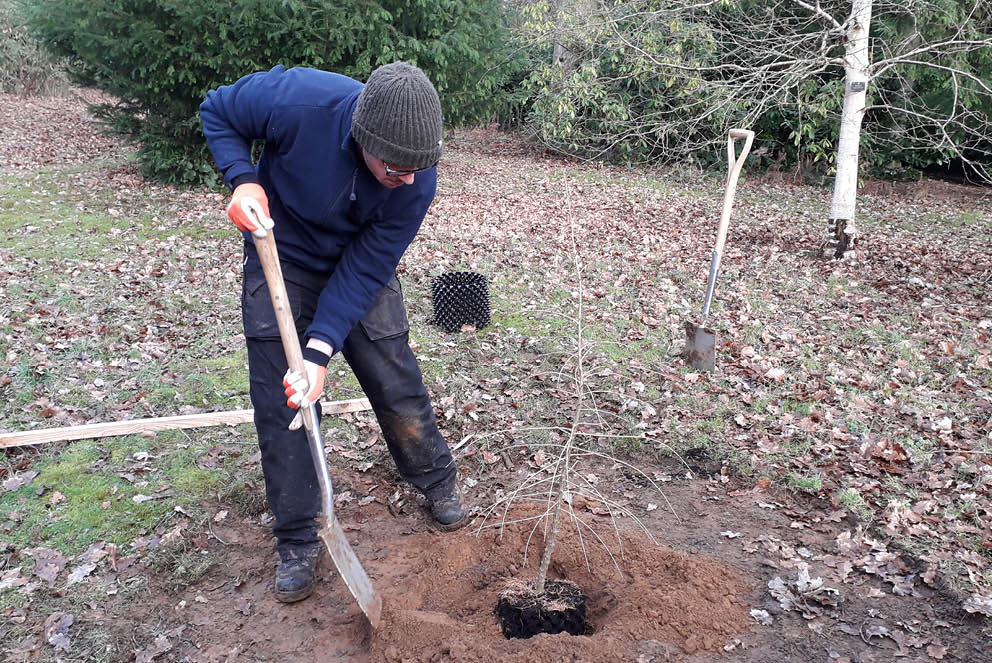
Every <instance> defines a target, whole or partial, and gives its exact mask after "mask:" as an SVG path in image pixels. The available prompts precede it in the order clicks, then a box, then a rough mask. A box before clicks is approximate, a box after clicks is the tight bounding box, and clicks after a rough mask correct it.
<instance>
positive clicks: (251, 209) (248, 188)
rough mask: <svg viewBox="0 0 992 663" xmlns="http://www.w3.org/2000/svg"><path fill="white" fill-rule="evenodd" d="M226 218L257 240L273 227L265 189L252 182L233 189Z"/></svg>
mask: <svg viewBox="0 0 992 663" xmlns="http://www.w3.org/2000/svg"><path fill="white" fill-rule="evenodd" d="M227 216H228V217H229V218H230V219H231V221H233V222H234V225H236V226H237V227H238V228H239V229H241V230H244V231H245V232H250V233H251V234H252V235H254V236H255V237H258V238H259V239H261V238H263V237H265V231H266V230H268V229H270V228H272V226H273V225H274V224H273V222H272V218H271V217H270V216H269V199H268V198H267V197H266V195H265V189H263V188H262V187H261V185H259V184H255V183H254V182H245V183H244V184H239V185H238V186H236V187H235V188H234V193H233V194H232V195H231V202H230V203H228V205H227Z"/></svg>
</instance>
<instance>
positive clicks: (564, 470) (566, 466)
mask: <svg viewBox="0 0 992 663" xmlns="http://www.w3.org/2000/svg"><path fill="white" fill-rule="evenodd" d="M567 186H568V185H567V184H566V196H567V192H568V188H567ZM566 213H567V214H568V227H569V234H570V236H571V239H572V261H573V262H574V263H575V278H576V281H577V282H578V286H577V293H576V294H577V295H578V304H577V309H578V310H577V314H576V316H575V339H576V348H577V349H576V353H575V399H576V402H575V414H574V416H573V417H572V428H571V430H569V433H568V439H566V440H565V445H564V448H563V449H562V453H561V456H560V457H559V462H560V463H561V473H560V475H559V476H558V483H557V485H553V486H552V490H553V491H554V493H555V495H554V498H553V499H554V506H553V507H552V508H553V510H554V515H553V516H552V518H551V526H550V527H549V529H548V536H547V539H546V540H545V542H544V552H543V553H542V554H541V564H540V566H539V567H538V570H537V580H536V581H535V582H534V591H535V593H536V594H537V595H538V596H540V595H542V594H544V584H545V582H546V581H547V577H548V567H549V566H551V556H552V555H553V554H554V550H555V543H556V541H557V539H558V527H559V525H560V524H561V510H562V502H563V501H565V498H566V496H567V494H568V485H569V483H568V479H569V477H568V473H569V470H570V468H571V466H572V446H573V445H574V444H575V437H576V431H577V430H578V427H579V416H580V414H581V412H582V398H583V396H584V393H583V391H584V389H585V375H584V374H583V370H582V354H583V352H584V350H585V348H584V347H583V343H582V325H583V320H582V294H583V293H582V264H581V262H580V261H579V247H578V246H577V244H576V241H575V224H574V222H573V220H572V214H571V206H569V208H568V211H567V212H566Z"/></svg>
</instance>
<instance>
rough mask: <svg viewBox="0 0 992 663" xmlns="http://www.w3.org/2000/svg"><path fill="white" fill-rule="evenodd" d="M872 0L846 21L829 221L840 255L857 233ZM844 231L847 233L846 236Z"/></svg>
mask: <svg viewBox="0 0 992 663" xmlns="http://www.w3.org/2000/svg"><path fill="white" fill-rule="evenodd" d="M872 3H873V0H854V2H853V5H852V7H851V16H850V18H849V19H848V20H847V23H846V24H845V34H846V37H847V41H846V43H845V45H844V51H845V52H844V107H843V110H842V111H841V119H840V136H839V138H838V140H837V160H836V166H837V178H836V179H835V180H834V194H833V202H832V203H831V205H830V223H831V228H832V230H833V231H834V232H837V233H841V236H836V237H834V238H833V239H834V240H835V241H837V242H838V243H839V249H838V250H839V253H840V254H841V255H838V256H837V257H842V254H843V253H844V252H845V251H847V250H850V249H852V248H853V246H854V241H855V238H856V237H857V226H856V224H855V215H854V212H855V202H856V200H857V193H858V151H859V149H860V147H861V121H862V120H863V119H864V114H865V98H866V96H867V93H868V78H869V76H868V68H869V67H870V66H871V54H870V51H869V45H868V32H869V29H870V27H871V12H872ZM843 235H846V237H844V236H843Z"/></svg>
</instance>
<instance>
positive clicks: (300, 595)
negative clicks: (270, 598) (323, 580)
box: [276, 585, 313, 603]
mask: <svg viewBox="0 0 992 663" xmlns="http://www.w3.org/2000/svg"><path fill="white" fill-rule="evenodd" d="M311 594H313V585H310V586H309V587H305V588H303V589H299V590H297V591H295V592H279V591H277V592H276V601H279V602H280V603H296V602H297V601H302V600H303V599H305V598H307V597H308V596H310V595H311Z"/></svg>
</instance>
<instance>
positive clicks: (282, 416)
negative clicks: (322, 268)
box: [241, 244, 455, 547]
mask: <svg viewBox="0 0 992 663" xmlns="http://www.w3.org/2000/svg"><path fill="white" fill-rule="evenodd" d="M282 271H283V277H284V279H285V281H286V292H287V295H288V297H289V303H290V308H291V309H292V311H293V317H294V318H295V320H296V330H297V333H298V334H300V343H301V345H302V344H304V343H305V341H304V338H303V332H304V331H305V330H306V328H307V327H308V326H309V325H310V322H311V321H312V320H313V316H314V312H315V310H316V307H317V298H318V297H319V295H320V291H321V290H322V289H323V287H324V284H325V283H326V282H327V278H328V275H327V274H323V275H320V274H314V273H311V272H307V271H306V270H303V269H300V268H297V267H296V266H295V265H293V264H291V263H285V262H284V263H283V264H282ZM241 312H242V316H243V318H244V327H245V338H246V340H247V344H248V371H249V376H250V381H251V402H252V405H253V406H254V408H255V429H256V431H257V432H258V446H259V449H260V450H261V452H262V473H263V474H264V476H265V495H266V498H267V499H268V503H269V508H270V509H271V510H272V515H273V516H274V518H275V523H274V525H273V528H272V531H273V534H274V535H275V536H276V539H277V545H278V546H280V547H287V546H288V547H293V546H297V545H300V544H303V543H309V542H313V541H316V540H317V536H316V522H315V520H314V518H315V517H316V516H317V515H319V512H320V485H319V484H318V483H317V475H316V471H315V470H314V467H313V461H312V459H311V456H310V447H309V445H308V443H307V436H306V431H305V430H304V429H303V428H300V429H298V430H296V431H291V430H289V429H288V426H289V423H290V421H291V420H292V419H293V416H294V415H295V413H296V411H295V410H292V409H290V408H289V407H287V405H286V393H285V391H284V387H283V384H282V380H283V376H284V375H285V374H286V370H287V363H286V355H285V353H284V351H283V347H282V342H281V341H280V339H279V329H278V326H277V324H276V319H275V313H274V312H273V310H272V300H271V298H270V297H269V289H268V287H267V285H266V283H265V275H264V273H263V272H262V266H261V263H260V262H259V259H258V254H257V252H256V251H255V247H254V246H252V245H250V244H246V246H245V264H244V280H243V283H242V293H241ZM409 331H410V328H409V324H408V322H407V317H406V309H405V307H404V306H403V294H402V291H401V290H400V284H399V281H398V280H397V279H396V278H395V277H393V278H392V279H391V280H390V282H389V283H388V284H387V285H386V287H384V288H383V289H382V290H381V291H380V292H379V295H378V296H377V297H376V300H375V302H374V303H373V304H372V307H371V308H370V309H369V310H368V312H367V313H366V314H365V317H364V318H362V320H361V321H360V322H359V323H358V324H356V325H355V327H354V328H353V329H352V330H351V333H350V334H349V335H348V337H347V339H346V340H345V343H344V347H343V348H342V349H341V353H342V354H343V355H344V358H345V360H346V361H347V362H348V365H349V366H350V367H351V370H352V371H353V372H354V374H355V377H357V378H358V382H359V384H361V386H362V389H363V390H364V391H365V395H366V396H367V397H368V399H369V402H370V403H371V404H372V409H373V411H374V412H375V416H376V418H377V419H378V421H379V426H380V427H381V429H382V434H383V437H384V438H385V440H386V446H387V447H388V448H389V453H390V454H391V455H392V457H393V460H394V461H395V462H396V467H397V469H398V470H399V473H400V475H401V476H402V477H403V478H404V479H406V480H407V481H409V482H410V483H411V484H413V485H414V486H415V487H417V488H418V489H420V491H421V492H423V493H424V495H426V496H427V498H428V499H432V498H434V497H439V496H443V495H445V494H446V493H447V492H449V491H450V490H451V488H452V487H453V486H454V482H455V464H454V461H453V460H452V458H451V452H450V451H449V450H448V445H447V443H446V442H445V441H444V438H443V437H442V436H441V433H440V431H439V430H438V428H437V422H436V420H435V418H434V408H433V407H432V406H431V402H430V397H429V395H428V394H427V389H426V388H425V387H424V382H423V378H422V376H421V374H420V368H419V367H418V366H417V360H416V358H415V357H414V356H413V352H412V351H411V350H410V346H409V345H408V338H409ZM335 361H338V360H337V359H332V360H331V365H330V370H331V371H333V367H334V363H335ZM317 411H318V413H319V412H320V406H319V405H318V406H317Z"/></svg>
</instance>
